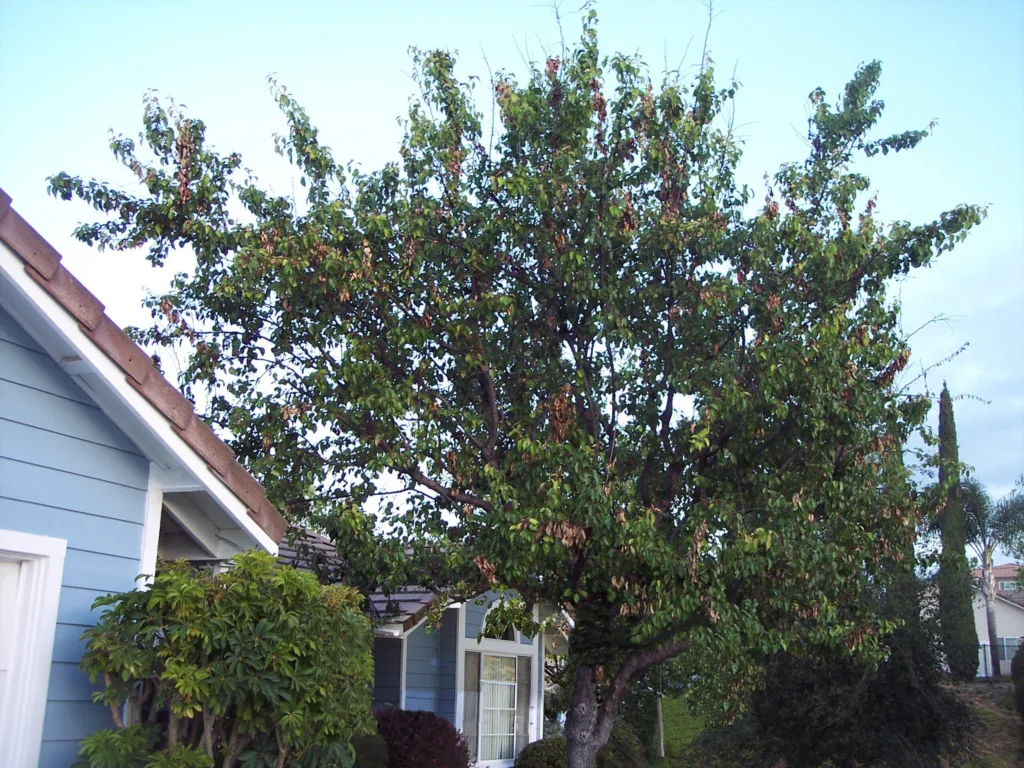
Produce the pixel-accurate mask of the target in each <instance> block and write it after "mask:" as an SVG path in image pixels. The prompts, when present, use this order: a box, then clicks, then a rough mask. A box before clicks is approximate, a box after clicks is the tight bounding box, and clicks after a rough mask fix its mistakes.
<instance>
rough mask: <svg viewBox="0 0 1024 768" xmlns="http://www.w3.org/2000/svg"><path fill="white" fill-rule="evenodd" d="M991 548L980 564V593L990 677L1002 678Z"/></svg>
mask: <svg viewBox="0 0 1024 768" xmlns="http://www.w3.org/2000/svg"><path fill="white" fill-rule="evenodd" d="M992 549H993V548H992V547H986V548H985V557H984V559H983V560H982V563H981V568H982V571H981V591H982V594H984V595H985V619H986V621H987V623H988V651H989V657H990V658H991V659H992V677H1002V676H1003V675H1002V670H1000V669H999V633H998V632H997V631H996V577H995V572H994V571H993V570H992Z"/></svg>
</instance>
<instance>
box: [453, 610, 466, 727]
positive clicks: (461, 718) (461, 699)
mask: <svg viewBox="0 0 1024 768" xmlns="http://www.w3.org/2000/svg"><path fill="white" fill-rule="evenodd" d="M456 610H457V611H458V614H457V616H458V618H457V620H456V622H455V631H456V632H457V633H458V634H457V635H456V637H455V727H456V728H458V729H459V730H460V731H462V732H463V733H464V732H465V729H464V728H463V726H464V725H465V719H466V606H465V604H464V603H460V604H459V607H458V608H457V609H456Z"/></svg>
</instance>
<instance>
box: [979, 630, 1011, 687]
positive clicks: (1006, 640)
mask: <svg viewBox="0 0 1024 768" xmlns="http://www.w3.org/2000/svg"><path fill="white" fill-rule="evenodd" d="M1019 645H1020V640H1019V639H1018V638H1016V637H1003V638H1000V639H999V644H998V645H997V646H996V649H997V650H998V651H999V670H1000V671H999V674H1000V675H1008V674H1010V661H1012V660H1013V656H1014V654H1015V653H1017V647H1018V646H1019ZM978 677H992V654H991V653H989V644H988V643H980V644H979V645H978Z"/></svg>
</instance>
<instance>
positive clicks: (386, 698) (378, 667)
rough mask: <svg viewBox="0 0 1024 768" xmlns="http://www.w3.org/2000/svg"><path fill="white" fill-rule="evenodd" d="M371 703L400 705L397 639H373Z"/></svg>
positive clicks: (400, 690)
mask: <svg viewBox="0 0 1024 768" xmlns="http://www.w3.org/2000/svg"><path fill="white" fill-rule="evenodd" d="M373 703H374V704H375V705H377V706H385V705H389V704H390V705H392V706H395V707H397V706H398V705H399V704H401V703H402V641H401V639H399V638H397V637H375V638H374V639H373Z"/></svg>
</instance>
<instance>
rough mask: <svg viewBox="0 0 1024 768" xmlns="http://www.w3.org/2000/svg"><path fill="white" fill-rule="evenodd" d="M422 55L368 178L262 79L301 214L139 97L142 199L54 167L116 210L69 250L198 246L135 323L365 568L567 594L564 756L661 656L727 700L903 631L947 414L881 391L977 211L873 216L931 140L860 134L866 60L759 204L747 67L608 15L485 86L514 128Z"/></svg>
mask: <svg viewBox="0 0 1024 768" xmlns="http://www.w3.org/2000/svg"><path fill="white" fill-rule="evenodd" d="M415 65H416V78H417V82H418V85H419V87H420V90H421V93H420V97H419V98H418V99H415V100H413V102H412V103H411V106H410V109H409V114H408V119H407V120H406V122H405V135H404V138H403V140H402V142H401V146H400V147H399V151H398V157H399V160H397V161H396V162H394V163H389V164H387V165H385V166H384V167H383V168H381V169H379V170H376V171H372V172H365V171H362V170H359V169H358V168H357V167H356V166H354V165H346V164H343V163H340V162H339V161H337V160H336V159H335V156H334V154H333V153H332V152H331V151H330V150H329V149H328V148H327V147H326V146H325V145H324V143H323V142H322V141H321V138H320V134H319V133H318V132H317V130H316V128H314V127H313V125H312V123H311V121H310V119H309V117H308V116H307V114H306V113H305V112H304V111H303V110H302V109H301V107H300V106H299V105H298V104H297V103H296V101H295V100H294V99H293V97H292V96H291V95H289V94H288V93H287V92H286V91H285V90H284V89H283V88H279V87H277V86H276V85H273V86H272V88H273V93H274V95H275V97H276V98H277V100H278V102H279V103H280V106H281V109H282V111H283V113H284V117H285V122H286V126H287V127H286V131H285V132H284V133H283V134H282V135H280V136H279V137H278V138H277V147H278V150H279V151H280V152H281V153H282V154H283V155H284V156H286V157H287V158H288V160H290V161H291V162H292V163H293V164H294V166H295V173H296V174H297V175H298V177H299V181H300V184H301V188H302V189H303V190H304V196H303V197H302V198H301V199H298V198H293V197H291V196H282V195H279V194H275V193H274V192H272V191H270V190H269V189H267V188H265V187H263V186H261V185H260V183H259V182H258V181H257V180H256V179H255V178H254V177H253V176H252V175H251V174H250V173H248V172H246V171H244V170H243V166H242V159H241V157H240V156H239V155H237V154H231V153H222V152H218V151H216V150H214V149H213V148H212V147H211V146H209V144H208V143H207V141H206V139H205V126H204V124H203V123H202V122H201V121H199V120H197V119H194V118H191V117H187V116H185V115H184V114H182V113H181V112H180V111H178V110H175V109H169V108H167V107H165V106H164V105H162V104H160V103H158V101H157V100H156V99H153V98H150V99H149V100H148V101H147V102H146V104H145V113H144V126H145V128H144V132H143V134H142V136H141V140H140V141H139V142H136V141H133V140H131V139H128V138H125V137H120V136H119V137H115V138H114V140H113V141H112V145H111V146H112V149H113V152H114V154H115V155H116V156H117V158H119V159H120V160H121V162H122V163H123V164H124V165H125V166H126V168H127V169H128V170H129V172H130V173H131V174H132V175H133V176H135V177H136V178H137V180H138V183H139V187H140V188H139V189H138V190H137V191H136V192H135V193H132V192H128V191H124V190H123V189H122V188H120V187H118V186H114V185H111V184H106V183H101V182H98V181H86V180H83V179H81V178H78V177H75V176H71V175H68V174H66V173H60V174H57V175H56V176H54V177H52V178H51V180H50V185H51V187H50V188H51V191H52V193H53V194H54V195H56V196H58V197H60V198H63V199H71V198H81V199H82V200H85V201H86V202H88V203H89V204H91V205H92V206H93V207H94V208H95V209H96V210H97V211H99V212H101V213H103V214H108V216H107V218H106V219H105V220H102V221H100V222H98V223H94V224H85V225H83V226H81V227H80V228H79V229H78V230H77V236H78V237H79V239H81V240H82V241H84V242H86V243H89V244H95V245H97V246H99V247H101V248H109V249H113V250H118V251H121V250H134V249H137V248H143V249H145V251H146V256H147V258H148V259H149V261H151V262H152V263H153V264H154V265H160V264H163V263H164V261H165V259H166V258H167V256H168V255H169V254H170V253H171V252H172V251H175V250H180V249H186V250H188V251H190V252H191V254H192V255H193V256H194V259H195V263H194V267H193V268H192V269H190V270H189V271H188V272H187V273H186V274H181V275H179V276H178V277H176V278H175V279H174V281H173V283H172V284H171V286H170V288H169V289H168V291H167V292H166V293H164V294H163V295H159V296H154V297H152V298H151V299H150V300H149V302H148V306H149V307H150V308H151V310H152V313H153V317H154V323H153V326H152V327H151V328H149V329H146V330H140V331H138V332H137V334H138V336H139V338H141V339H142V340H144V341H145V342H147V343H149V344H151V345H153V346H154V347H156V348H160V347H174V348H176V349H177V350H178V352H179V354H183V355H184V356H185V358H184V359H186V360H187V363H186V365H185V366H184V369H183V372H182V381H181V383H182V386H183V387H184V389H185V391H186V392H188V393H194V394H195V396H196V397H197V398H198V397H199V396H200V395H202V398H201V400H200V402H201V403H202V404H205V407H206V411H207V416H208V418H209V420H210V421H211V423H212V424H214V425H215V426H216V427H217V428H218V429H219V430H221V431H223V432H224V433H226V434H228V435H230V436H232V437H233V447H234V449H235V450H236V451H237V453H238V455H239V457H240V458H241V460H242V461H244V462H245V463H246V465H247V467H248V468H249V469H250V470H251V471H253V472H254V473H255V474H256V475H257V476H258V477H260V478H261V479H262V480H263V482H264V483H265V484H266V486H267V489H268V493H269V494H270V495H271V497H272V498H273V500H274V501H275V503H277V504H278V505H280V507H281V508H283V509H284V510H285V511H286V513H287V514H288V515H290V517H291V519H292V521H293V522H296V523H303V524H314V525H316V526H317V527H319V528H320V529H321V530H325V531H327V532H328V533H330V535H332V536H333V537H336V538H337V539H338V546H339V551H340V552H341V553H342V555H343V556H344V559H345V562H346V567H347V568H348V569H349V573H350V576H351V578H352V579H353V580H354V581H356V582H357V583H360V584H361V585H362V586H364V587H366V588H369V587H370V586H384V587H385V588H388V587H391V586H394V585H395V584H397V583H400V582H402V581H405V582H407V583H408V582H414V583H419V584H423V585H426V586H429V587H431V588H432V589H435V590H436V591H437V592H438V593H439V596H440V597H439V600H440V599H463V598H468V597H470V596H473V595H477V594H480V592H481V591H483V590H485V589H488V588H491V589H498V590H507V591H508V594H509V599H508V600H507V601H506V602H505V604H504V605H503V607H502V610H501V611H500V612H497V613H496V614H495V615H498V620H502V621H507V620H509V619H512V620H514V621H515V622H516V623H517V624H518V625H519V626H520V627H521V628H522V629H524V630H526V631H528V632H529V631H536V630H537V629H538V627H537V625H536V623H534V622H533V620H532V619H531V615H532V613H531V610H530V608H531V606H533V605H535V604H537V603H541V602H544V603H550V604H554V605H558V606H560V607H561V608H562V609H564V611H565V613H567V614H568V615H569V616H570V617H571V619H572V622H571V623H572V628H571V631H570V634H569V642H568V655H569V663H570V664H571V666H572V667H573V668H574V669H575V680H574V684H573V686H572V699H571V703H570V707H569V711H568V720H567V724H566V734H567V739H568V750H569V751H568V754H569V757H568V760H569V763H568V764H569V766H570V768H583V767H584V766H588V767H589V766H591V765H593V761H594V757H595V755H596V753H597V751H598V750H599V749H600V747H601V746H602V745H603V744H604V743H605V742H606V740H607V739H608V736H609V733H610V731H611V727H612V723H613V721H614V720H615V717H616V714H617V710H618V705H619V702H620V700H621V697H622V695H623V693H624V692H625V691H626V689H627V686H628V683H629V682H630V680H631V679H633V678H634V677H636V676H637V675H639V674H642V673H643V672H644V671H645V670H647V669H649V668H651V667H652V666H654V665H656V664H658V663H660V662H662V661H664V660H666V659H669V658H672V657H676V656H679V657H680V659H681V662H682V663H685V664H689V665H690V669H691V679H693V677H692V673H693V672H696V671H698V670H699V671H701V674H700V675H699V678H697V679H698V680H699V684H700V685H701V686H705V687H707V688H708V689H709V690H713V691H714V692H715V694H716V695H718V696H720V698H721V701H722V702H723V706H725V705H728V706H735V705H736V703H737V702H739V701H740V700H741V699H742V697H743V696H744V694H745V691H746V689H747V687H748V684H749V683H750V681H751V680H752V679H753V676H754V674H755V669H756V664H757V660H758V658H759V655H760V654H767V653H771V652H773V651H776V650H779V649H783V648H786V647H787V646H788V645H789V644H791V643H794V642H796V641H797V640H799V641H800V642H801V643H803V644H806V645H808V646H810V647H829V648H835V647H841V648H845V649H847V650H850V651H860V650H866V651H870V650H871V648H873V647H874V646H875V644H876V640H877V637H878V635H879V633H880V632H884V631H885V630H886V629H887V625H886V624H885V623H884V622H880V621H879V620H878V619H877V617H876V616H875V615H874V614H873V613H872V612H871V610H870V609H869V608H868V607H867V605H868V603H867V602H864V603H863V605H864V606H865V607H864V608H863V609H859V608H857V606H858V605H860V603H858V600H857V598H858V593H859V591H860V589H861V588H862V585H863V584H864V583H866V577H874V576H878V577H879V578H881V577H882V576H883V575H884V573H886V572H887V571H886V568H885V564H886V563H887V562H888V561H891V560H892V559H893V558H898V557H900V556H901V555H900V553H901V552H903V551H904V549H905V542H906V540H907V538H908V537H911V536H912V535H913V533H914V530H915V527H916V525H917V524H918V522H919V520H920V514H921V510H920V509H918V508H917V506H916V502H915V501H913V500H912V498H911V494H910V493H909V484H908V476H907V472H906V470H903V469H902V468H895V469H894V467H897V466H898V465H896V464H895V463H894V462H892V461H888V460H887V457H888V456H889V455H890V454H892V453H893V452H894V451H900V450H901V447H902V445H903V443H904V441H905V440H906V438H907V436H908V434H909V433H910V432H911V431H912V430H914V429H915V428H916V427H917V426H918V425H920V424H921V422H922V419H923V418H924V415H925V413H926V410H927V404H926V403H925V401H923V400H920V399H916V398H913V397H905V396H901V395H900V394H898V393H897V392H896V391H894V388H893V386H892V382H893V379H894V377H895V376H896V375H897V374H898V372H899V371H900V370H901V369H902V368H903V367H904V366H905V365H906V363H907V360H908V358H909V355H910V349H909V348H908V346H907V345H906V343H905V342H904V341H903V340H902V339H901V336H900V332H899V328H898V323H897V321H898V317H899V313H898V308H897V307H896V306H894V305H893V304H892V303H891V302H890V301H889V300H888V299H887V298H886V286H887V285H888V283H889V281H891V280H893V279H897V278H900V277H902V276H904V275H906V274H907V273H908V272H910V271H911V270H912V269H914V268H918V267H923V266H926V265H927V264H929V263H930V262H931V261H932V259H933V258H935V257H936V256H937V255H939V254H941V253H943V252H945V251H948V250H950V249H951V248H953V247H954V245H955V244H957V243H959V242H960V241H962V240H963V238H964V237H965V236H966V234H967V233H968V230H969V229H971V227H972V226H974V225H975V224H977V223H978V222H979V221H980V220H981V218H982V216H983V213H984V212H983V211H982V210H981V209H979V208H976V207H973V206H968V205H964V206H961V207H958V208H956V209H954V210H952V211H949V212H946V213H942V214H941V215H939V216H938V218H937V219H935V220H934V221H932V222H928V223H925V224H911V223H907V222H895V223H888V224H883V222H882V221H881V220H880V219H879V218H878V215H877V212H876V201H875V198H874V197H872V196H868V192H869V189H870V185H869V181H868V179H867V177H865V176H864V175H862V174H861V173H860V172H858V171H854V170H853V169H852V163H853V162H854V159H855V158H858V157H874V156H878V155H885V154H888V153H889V152H896V151H903V150H908V149H910V148H912V147H914V146H915V145H916V144H918V143H919V142H920V141H921V140H922V139H923V138H924V137H925V136H926V135H927V132H926V131H922V130H912V131H908V132H905V133H898V134H896V135H892V136H887V137H884V136H883V137H880V138H875V137H872V136H871V131H872V129H873V128H874V126H875V124H876V123H877V122H878V120H879V118H880V116H881V114H882V109H883V104H882V102H881V101H879V100H877V99H876V98H875V91H876V88H877V86H878V79H879V75H880V66H879V64H878V63H877V62H872V63H869V64H866V65H864V66H863V67H861V68H860V69H859V70H857V72H856V74H855V75H854V77H853V79H852V80H851V81H850V83H849V84H848V85H847V86H846V87H845V89H844V90H843V92H842V94H841V96H840V97H839V99H838V101H837V103H836V104H835V105H833V104H832V103H830V101H828V100H827V99H826V97H825V93H824V92H823V91H822V90H820V89H818V90H814V91H813V92H812V93H811V95H810V118H809V120H808V124H807V150H808V155H807V157H806V158H805V159H803V160H800V161H795V162H791V163H787V164H785V165H784V166H782V167H781V169H780V170H779V171H778V173H777V174H775V175H774V176H773V177H770V178H769V177H767V176H766V177H765V181H764V190H763V192H761V193H757V194H755V193H754V192H753V191H752V190H750V189H748V188H747V187H746V186H742V185H741V184H740V183H739V182H738V181H737V179H736V166H737V163H738V161H739V159H740V147H739V144H738V142H737V140H736V138H735V137H734V136H733V134H732V132H731V130H730V127H729V125H728V122H727V120H725V118H724V116H723V112H724V111H726V110H727V109H728V107H729V104H730V102H731V101H732V99H733V98H734V96H735V92H736V87H737V86H736V84H735V83H730V84H729V85H727V86H726V87H719V86H717V85H716V83H715V79H714V73H713V69H712V67H711V66H710V62H707V61H705V62H704V66H702V68H701V69H700V71H699V73H697V74H696V76H695V77H694V78H693V80H692V82H690V81H688V80H686V79H684V78H683V77H682V76H681V75H679V74H678V73H669V74H667V75H666V76H665V77H664V79H662V80H660V81H659V82H655V81H653V80H652V78H651V77H650V75H649V74H648V70H647V69H646V67H645V66H644V65H643V63H642V62H641V61H640V60H639V59H638V58H636V57H633V56H622V55H615V56H610V57H602V56H601V55H600V54H599V52H598V44H597V32H596V20H595V17H594V15H593V13H590V14H589V15H588V16H587V18H586V20H585V21H584V27H583V33H582V36H581V39H580V42H579V43H578V44H576V45H574V46H570V47H569V48H568V50H567V51H566V53H565V55H564V56H562V57H558V58H550V59H548V60H546V61H544V62H542V63H539V64H537V65H536V66H533V67H531V69H530V70H529V72H528V73H527V75H526V76H525V78H523V79H522V80H518V79H516V78H515V77H513V76H512V75H509V74H505V73H499V74H498V75H497V76H496V77H495V80H494V83H493V106H494V110H495V116H494V124H493V127H490V126H488V127H485V123H486V120H485V118H484V116H483V115H482V113H481V112H480V110H479V109H478V107H477V102H476V101H475V100H474V95H473V90H472V83H473V81H472V80H460V79H459V78H458V76H457V75H456V67H455V59H454V57H453V56H452V55H451V54H449V53H447V52H444V51H434V52H429V53H417V54H415ZM762 195H763V200H761V199H760V196H762ZM381 582H383V584H381ZM512 590H514V592H513V591H512ZM512 595H515V597H512ZM840 606H843V610H842V612H840V610H839V608H840ZM722 660H728V662H727V663H723V661H722Z"/></svg>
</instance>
